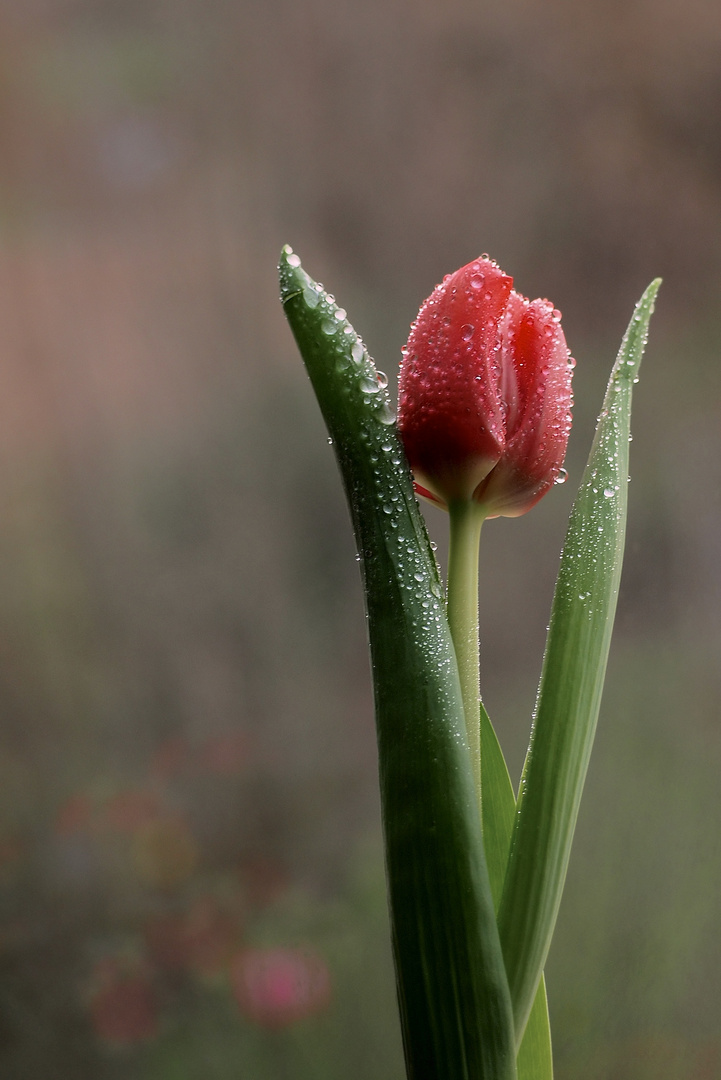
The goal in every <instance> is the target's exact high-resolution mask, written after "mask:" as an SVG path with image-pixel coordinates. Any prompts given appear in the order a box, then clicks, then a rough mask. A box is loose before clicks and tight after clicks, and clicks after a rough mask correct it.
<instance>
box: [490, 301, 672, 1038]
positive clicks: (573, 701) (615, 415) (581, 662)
mask: <svg viewBox="0 0 721 1080" xmlns="http://www.w3.org/2000/svg"><path fill="white" fill-rule="evenodd" d="M659 285H660V281H659V280H656V281H654V282H652V284H651V285H649V287H648V289H647V290H646V292H645V293H644V295H643V296H642V298H641V300H640V301H639V303H638V304H637V306H636V310H635V312H634V315H633V318H632V319H631V322H630V324H629V327H628V330H627V331H626V334H625V336H624V339H623V342H622V344H621V349H620V352H619V355H618V359H617V360H616V364H615V366H614V368H613V371H612V374H611V380H610V382H609V384H608V389H607V391H606V397H605V400H604V403H603V409H602V412H601V415H600V417H599V421H598V427H597V429H596V435H595V438H594V441H593V446H592V448H591V454H590V457H589V460H588V464H587V466H586V469H585V472H584V474H583V479H582V482H581V487H580V490H579V492H578V495H577V496H576V499H575V502H574V504H573V508H572V510H571V516H570V520H569V525H568V530H567V533H566V540H565V544H564V548H563V553H562V556H561V566H560V570H559V575H558V581H557V583H556V590H555V596H554V601H553V609H552V614H551V622H550V626H549V632H548V638H547V641H546V651H545V655H544V661H543V670H542V674H541V681H540V686H539V691H538V698H537V702H536V710H535V720H534V724H533V730H532V733H531V742H530V746H529V749H528V754H527V757H526V762H525V766H524V770H523V776H522V779H521V788H520V796H519V802H518V814H517V817H516V821H515V825H514V832H513V838H512V842H511V851H510V856H509V861H508V869H507V872H506V879H505V883H504V887H503V896H502V899H501V905H500V909H499V913H498V925H499V930H500V933H501V941H502V945H503V955H504V959H505V962H506V971H507V973H508V980H509V985H510V988H511V996H512V999H513V1009H514V1017H515V1028H516V1035H517V1038H520V1036H521V1035H522V1033H523V1030H524V1028H525V1025H526V1021H527V1019H528V1016H529V1013H530V1010H531V1006H532V1004H533V1000H534V996H535V993H536V987H537V986H538V983H539V980H540V978H541V972H542V971H543V967H544V965H545V962H546V956H547V954H548V949H549V946H550V942H551V935H552V933H553V928H554V925H555V921H556V915H557V913H558V907H559V904H560V901H561V892H562V890H563V884H564V880H565V876H566V869H567V866H568V859H569V854H570V849H571V841H572V838H573V831H574V828H575V825H576V818H577V816H578V806H579V801H580V798H581V792H582V789H583V783H584V780H585V776H586V770H587V767H588V759H589V755H590V752H591V747H592V744H593V737H594V733H595V728H596V720H597V718H598V710H599V706H600V702H601V692H602V689H603V680H604V675H605V671H606V661H607V658H608V650H609V646H610V641H611V631H612V628H613V619H614V614H615V610H616V599H617V596H618V587H619V582H620V578H621V563H622V559H623V546H624V537H625V529H626V504H627V486H628V450H629V446H628V444H629V438H630V417H631V396H632V388H633V383H634V382H635V381H636V380H637V373H638V367H639V364H640V363H641V357H642V355H643V350H644V347H645V343H646V337H647V334H648V324H649V320H650V317H651V314H652V312H653V305H654V300H655V297H656V293H657V291H658V288H659Z"/></svg>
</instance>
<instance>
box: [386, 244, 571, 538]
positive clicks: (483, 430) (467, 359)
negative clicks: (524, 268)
mask: <svg viewBox="0 0 721 1080" xmlns="http://www.w3.org/2000/svg"><path fill="white" fill-rule="evenodd" d="M512 286H513V278H510V277H508V275H507V274H504V273H503V271H502V270H501V269H500V268H499V267H498V266H497V265H496V263H494V262H491V261H490V260H489V259H487V258H485V256H484V257H481V258H480V259H475V260H474V261H473V262H472V263H468V265H467V266H463V267H461V269H460V270H456V272H455V274H449V275H447V276H446V277H445V278H444V280H443V282H442V284H440V285H437V286H436V288H435V289H434V291H433V292H432V294H431V295H430V296H429V297H428V299H427V300H426V302H425V303H424V304H423V306H422V307H421V310H420V311H419V313H418V318H417V319H416V321H415V322H414V323H413V326H412V327H411V333H410V337H409V338H408V344H407V345H406V347H405V348H404V350H403V353H404V357H403V360H402V362H401V370H400V382H399V407H398V429H399V432H400V434H401V438H402V439H403V443H404V446H405V450H406V454H407V457H408V460H409V462H410V465H411V468H412V469H413V473H414V476H415V478H416V489H417V490H418V491H419V493H420V494H421V495H425V496H426V497H427V498H430V499H432V500H433V501H434V502H435V503H437V504H439V505H441V506H445V507H447V506H448V504H449V503H451V502H454V501H459V500H461V501H463V500H470V499H473V500H475V501H476V502H478V503H480V504H481V505H482V506H483V508H484V510H485V516H486V517H498V516H500V515H502V516H504V517H517V516H518V515H519V514H524V513H525V512H526V511H527V510H530V509H531V507H532V506H534V505H535V503H537V502H538V500H539V499H540V498H541V496H542V495H544V494H545V493H546V491H548V489H549V488H550V487H551V486H552V484H553V483H554V482H555V481H556V480H557V479H558V478H559V475H560V474H561V465H562V463H563V459H564V456H565V453H566V445H567V443H568V433H569V430H570V426H571V412H570V410H571V401H572V398H571V373H572V369H573V364H574V361H573V360H572V359H571V358H570V355H569V351H568V347H567V345H566V339H565V337H564V335H563V330H562V329H561V324H560V318H561V315H560V312H558V311H556V310H555V309H554V307H553V305H552V304H550V303H549V302H548V301H547V300H533V301H528V300H526V299H525V297H523V296H520V295H519V294H518V293H517V292H514V290H513V288H512Z"/></svg>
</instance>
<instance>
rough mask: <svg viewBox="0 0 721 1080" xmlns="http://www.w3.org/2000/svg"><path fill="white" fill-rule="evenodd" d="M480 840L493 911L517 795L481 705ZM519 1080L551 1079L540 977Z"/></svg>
mask: <svg viewBox="0 0 721 1080" xmlns="http://www.w3.org/2000/svg"><path fill="white" fill-rule="evenodd" d="M481 746H482V747H483V753H482V754H481V787H482V790H483V840H484V846H485V850H486V860H487V862H488V876H489V878H490V881H491V892H492V893H493V901H494V903H495V905H496V910H498V906H499V904H500V902H501V895H502V892H503V882H504V879H505V876H506V867H507V865H508V853H509V851H510V848H511V837H512V836H513V823H514V821H515V819H516V796H515V793H514V791H513V784H512V783H511V778H510V776H509V775H508V769H507V767H506V762H505V759H504V757H503V751H502V750H501V747H500V744H499V742H498V739H497V738H496V733H495V731H494V730H493V725H492V724H491V721H490V720H489V718H488V713H487V712H486V710H485V708H484V706H483V705H481ZM517 1068H518V1080H553V1056H552V1053H551V1026H550V1023H549V1019H548V1003H547V1001H546V983H545V980H544V978H543V976H541V981H540V983H539V984H538V989H537V991H536V997H535V999H534V1002H533V1008H532V1009H531V1014H530V1016H529V1017H528V1023H527V1024H526V1030H525V1032H524V1035H523V1039H522V1041H521V1046H520V1048H519V1051H518V1059H517Z"/></svg>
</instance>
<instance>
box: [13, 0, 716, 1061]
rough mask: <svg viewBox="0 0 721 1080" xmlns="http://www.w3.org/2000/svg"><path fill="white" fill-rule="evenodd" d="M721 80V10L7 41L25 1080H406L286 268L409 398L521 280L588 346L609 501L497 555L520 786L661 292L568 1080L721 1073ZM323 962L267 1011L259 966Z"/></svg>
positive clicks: (316, 1) (493, 695)
mask: <svg viewBox="0 0 721 1080" xmlns="http://www.w3.org/2000/svg"><path fill="white" fill-rule="evenodd" d="M720 46H721V13H720V12H719V8H718V5H717V4H715V3H714V2H713V0H699V2H697V3H695V4H693V5H690V6H689V5H678V4H676V3H674V2H673V0H660V2H659V0H657V2H655V3H653V4H651V3H650V2H649V0H629V2H628V3H626V4H625V5H623V6H618V5H609V4H608V3H605V2H602V0H591V2H589V3H586V4H584V5H581V6H579V5H573V4H569V3H567V2H564V0H525V2H521V0H510V2H509V0H488V2H483V3H477V4H471V3H468V2H467V0H448V2H447V3H444V4H437V3H431V2H429V0H417V2H416V3H409V2H408V0H382V2H381V0H368V2H366V3H363V4H350V3H347V2H346V0H337V2H336V3H332V4H331V3H329V2H328V0H307V2H306V3H303V4H297V3H291V2H290V0H276V2H273V3H270V2H269V3H260V2H259V0H236V2H235V3H229V2H228V0H146V2H145V3H139V2H135V0H131V2H128V0H103V2H102V3H101V2H100V0H27V2H23V3H13V2H12V0H8V2H6V3H3V4H1V5H0V1074H1V1075H2V1076H3V1078H4V1080H36V1078H37V1077H40V1076H43V1077H44V1076H48V1077H53V1078H57V1080H130V1078H133V1080H135V1078H140V1080H200V1078H202V1080H206V1078H210V1080H231V1078H235V1077H238V1076H248V1077H253V1078H254V1080H266V1078H267V1080H283V1078H285V1077H288V1078H290V1077H291V1076H292V1077H293V1078H294V1080H296V1078H297V1080H300V1078H303V1077H313V1078H314V1080H326V1078H328V1080H334V1078H336V1077H339V1078H340V1077H343V1078H344V1080H355V1078H356V1077H357V1078H358V1080H361V1078H369V1077H373V1078H374V1080H385V1078H388V1080H391V1078H397V1077H398V1076H400V1075H401V1070H402V1064H401V1053H400V1036H399V1031H398V1022H397V1017H396V1006H395V994H394V988H393V982H392V969H391V962H390V949H389V943H388V940H387V935H388V929H387V918H386V909H385V896H384V883H383V866H382V853H381V845H380V839H379V828H380V826H379V813H378V796H377V777H376V759H375V743H374V731H373V716H372V704H371V692H370V683H369V673H368V662H367V658H366V646H365V638H364V618H363V608H362V599H361V592H360V583H359V580H358V574H357V568H356V564H355V561H354V548H353V541H352V537H351V534H350V527H349V523H348V521H347V518H346V511H345V507H344V502H343V496H342V493H341V490H340V484H339V481H338V477H337V474H336V470H335V466H334V463H333V459H332V453H331V450H330V448H329V447H328V446H327V444H326V437H325V433H324V431H323V429H322V424H321V421H320V418H319V416H318V415H317V411H316V407H315V404H314V402H313V400H312V395H311V391H310V388H309V386H308V385H307V382H306V378H305V375H304V372H303V368H302V365H301V362H300V360H299V358H298V356H297V354H296V351H295V347H294V344H293V342H292V340H291V336H290V333H289V331H288V329H287V326H286V324H285V320H284V318H283V315H282V312H281V310H280V305H279V304H278V301H277V284H276V274H275V262H276V259H277V255H278V252H279V250H280V247H281V245H282V244H283V243H285V242H289V243H291V244H292V245H293V246H294V248H295V249H296V250H297V251H298V252H299V253H300V254H301V256H302V258H303V262H304V265H305V266H306V267H307V269H308V270H309V272H310V273H311V274H312V275H313V276H314V277H316V278H320V279H321V280H323V281H324V282H325V284H326V285H327V286H328V287H329V288H330V289H331V290H332V291H333V292H334V293H335V294H336V296H337V297H338V298H339V302H341V303H342V304H343V305H344V306H345V307H346V308H347V309H348V311H349V314H350V318H351V319H352V321H353V322H354V324H355V325H356V327H357V328H358V330H359V331H360V332H361V333H362V334H363V336H364V338H365V340H366V341H367V343H368V345H369V348H370V350H371V352H372V354H373V355H374V357H375V359H376V361H377V363H378V366H379V367H380V368H382V369H384V370H386V371H387V372H388V374H389V375H390V376H391V379H392V378H393V376H394V374H395V371H396V370H397V363H398V360H399V359H400V348H401V345H402V344H403V343H404V341H405V338H406V336H407V331H408V324H409V322H410V321H411V319H412V318H413V317H414V315H415V312H416V310H417V308H418V305H419V304H420V302H421V301H422V300H423V299H424V297H425V296H427V295H428V293H429V292H430V290H431V289H432V287H433V286H434V285H435V284H436V282H437V281H438V280H440V278H441V276H442V275H443V274H444V273H446V272H448V271H452V270H454V269H455V268H457V267H458V266H459V265H461V264H462V263H464V262H467V261H469V260H470V259H471V258H473V257H474V256H476V255H478V254H480V253H481V252H486V251H487V252H489V253H490V254H491V255H492V256H493V257H494V258H495V259H497V260H498V261H499V262H500V264H501V265H502V266H503V267H504V269H505V270H507V271H508V272H509V273H512V274H513V275H514V276H515V279H516V285H517V287H518V289H519V290H520V291H521V292H522V293H524V294H525V295H527V296H537V295H541V296H545V295H548V296H549V297H551V298H552V299H553V301H554V303H555V304H556V306H558V307H560V308H561V310H562V311H563V312H564V328H565V330H566V335H567V338H568V341H569V344H570V346H571V350H572V352H573V354H574V356H575V357H576V358H577V361H578V366H577V368H576V375H575V393H576V407H575V414H576V421H575V427H574V431H573V434H572V440H571V446H570V451H569V460H568V462H567V465H568V469H569V473H570V476H569V481H568V483H567V484H566V485H565V487H562V488H558V489H555V490H554V491H553V492H552V493H551V494H550V495H549V496H548V498H547V499H545V500H544V501H543V502H542V503H541V504H539V506H538V507H537V508H535V509H534V510H533V511H532V513H530V514H529V515H528V516H527V517H523V518H521V519H520V520H514V521H508V520H503V519H502V520H499V521H494V522H491V523H490V524H489V525H488V526H487V527H486V529H485V535H484V538H483V544H482V553H481V559H482V564H481V590H482V602H481V634H482V686H483V689H484V697H485V700H486V704H487V706H488V708H489V711H490V713H491V715H492V717H493V719H494V722H495V723H496V726H497V728H498V730H499V734H500V735H501V738H502V741H503V744H504V748H505V749H506V751H507V754H508V757H509V761H510V763H511V765H512V769H513V771H514V775H516V776H517V775H518V773H519V771H520V766H521V762H522V757H523V752H524V749H525V745H526V742H527V738H528V731H529V725H530V717H531V713H532V709H533V699H534V693H535V685H536V681H537V678H538V673H539V670H540V661H541V652H542V648H543V640H544V636H545V625H546V620H547V617H548V611H549V608H550V601H551V595H552V589H553V582H554V578H555V572H556V567H557V559H558V552H559V551H560V547H561V542H562V537H563V531H564V526H565V519H566V515H567V513H568V509H569V506H570V501H571V498H572V494H573V488H574V486H575V485H576V484H577V483H578V480H579V478H580V473H581V469H582V465H583V462H584V460H585V456H586V454H587V452H588V447H589V445H590V441H591V436H592V431H593V427H594V421H595V415H596V412H597V411H598V409H599V408H600V402H601V398H602V393H603V388H604V385H605V381H606V378H607V376H608V373H609V371H610V368H611V364H612V362H613V358H614V356H615V353H616V350H617V348H618V344H619V342H620V339H621V335H622V332H623V330H624V328H625V326H626V323H627V321H628V318H629V317H630V314H631V311H632V308H633V304H634V302H635V300H636V299H637V298H638V296H639V295H640V293H641V291H642V290H643V288H644V287H645V285H646V284H647V283H648V282H649V281H650V280H651V278H652V277H654V276H656V275H661V276H663V278H664V285H663V289H662V292H661V294H660V297H659V304H658V308H657V313H656V315H655V317H654V322H653V324H652V329H651V339H650V343H649V348H648V351H647V356H646V360H645V361H644V365H643V368H642V378H641V382H640V384H639V386H638V387H637V393H636V401H635V408H634V424H633V427H634V433H635V439H634V444H633V447H632V465H631V470H632V477H633V480H632V484H631V488H630V522H629V535H628V543H627V560H626V567H625V571H624V578H623V585H622V593H621V598H620V604H619V613H618V618H617V631H616V638H615V643H614V646H613V650H612V658H611V663H610V667H609V675H608V681H607V691H606V696H605V700H604V705H603V708H602V714H601V720H600V724H599V734H598V738H597V749H596V753H595V757H594V759H593V760H592V764H591V770H590V775H589V781H588V786H587V793H586V796H585V801H584V804H583V806H582V810H581V817H580V822H579V829H578V832H577V839H576V845H575V850H574V853H573V857H572V861H571V868H570V873H569V880H568V885H567V892H566V896H565V899H564V903H563V907H562V910H561V915H560V920H559V926H558V930H557V933H556V938H555V941H554V946H553V951H552V954H551V958H550V961H549V967H548V971H547V975H548V990H549V999H550V1008H551V1017H552V1029H553V1034H554V1039H555V1059H556V1069H557V1077H558V1080H579V1078H583V1080H626V1078H628V1080H647V1078H648V1080H652V1078H653V1080H715V1078H716V1077H718V1076H721V1038H720V1037H719V1034H718V1033H719V1030H721V1024H720V1019H721V1017H720V1016H719V1002H721V946H720V945H719V936H718V932H717V926H716V922H717V897H718V895H719V892H720V891H721V845H720V844H719V840H718V837H719V829H720V827H721V789H720V788H719V785H718V781H717V777H718V775H719V771H720V767H721V733H720V730H719V724H718V716H719V711H720V710H719V706H720V705H721V681H720V676H719V670H720V669H719V666H718V661H717V657H718V653H719V645H720V644H721V576H720V570H719V568H720V567H721V549H720V547H719V545H720V543H721V542H720V540H719V537H721V504H720V502H719V490H720V489H721V466H720V464H719V463H720V462H721V435H720V434H719V432H721V425H720V424H719V415H720V413H721V396H720V395H721V377H720V371H721V368H720V366H719V341H720V338H721V318H720V317H719V310H720V309H719V287H720V286H721V167H720V166H721V150H720V147H721V143H720V142H719V139H718V131H719V125H720V123H721V116H720V115H719V113H721V95H719V92H718V91H719V68H718V50H719V47H720ZM429 524H430V528H431V531H432V533H433V535H434V537H435V539H436V540H437V542H438V545H439V556H440V557H441V558H442V557H443V553H444V544H445V527H446V522H445V520H444V518H443V516H442V515H441V514H440V513H438V512H436V511H433V510H429ZM302 955H303V956H307V957H308V964H309V971H310V973H311V974H310V975H309V976H308V980H309V981H307V984H303V980H302V978H301V976H300V975H298V976H297V978H286V977H285V976H283V978H281V977H280V976H278V978H277V979H276V982H275V983H274V984H273V987H272V988H271V989H272V993H270V991H269V989H268V986H269V985H270V984H267V985H266V984H264V985H262V986H261V985H258V986H254V987H253V988H251V989H252V990H253V993H256V992H257V993H258V994H260V993H261V992H262V993H265V994H266V998H265V999H264V1002H263V1001H261V1002H260V1003H258V1002H255V1004H253V1002H254V1001H255V999H252V1000H251V997H249V994H250V993H251V991H250V990H249V989H248V985H246V982H244V981H243V980H244V979H246V975H247V972H248V971H250V970H251V967H252V964H251V961H253V958H257V957H259V956H260V957H265V958H266V959H267V958H268V957H270V958H271V959H273V958H275V959H276V960H277V959H278V957H280V958H281V960H282V958H283V957H286V959H287V963H288V964H289V963H291V961H292V962H293V963H296V962H297V963H298V964H300V963H301V961H300V960H298V959H297V958H298V957H299V956H302ZM288 958H290V959H289V960H288ZM293 958H295V959H293ZM268 963H270V960H268ZM249 965H250V966H249ZM281 966H282V965H281ZM286 967H287V964H286ZM263 970H264V971H265V970H266V969H265V968H263ZM284 970H285V969H284ZM313 973H315V974H313ZM281 974H282V972H281ZM249 977H250V976H248V978H249ZM284 979H285V981H284ZM314 980H315V981H314ZM269 993H270V997H268V994H269ZM263 1010H265V1012H264V1011H263Z"/></svg>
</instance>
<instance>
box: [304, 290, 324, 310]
mask: <svg viewBox="0 0 721 1080" xmlns="http://www.w3.org/2000/svg"><path fill="white" fill-rule="evenodd" d="M303 299H304V300H305V303H306V307H309V308H317V307H318V304H319V303H320V293H319V292H318V290H317V289H314V288H313V286H312V285H308V286H306V288H305V289H303Z"/></svg>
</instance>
